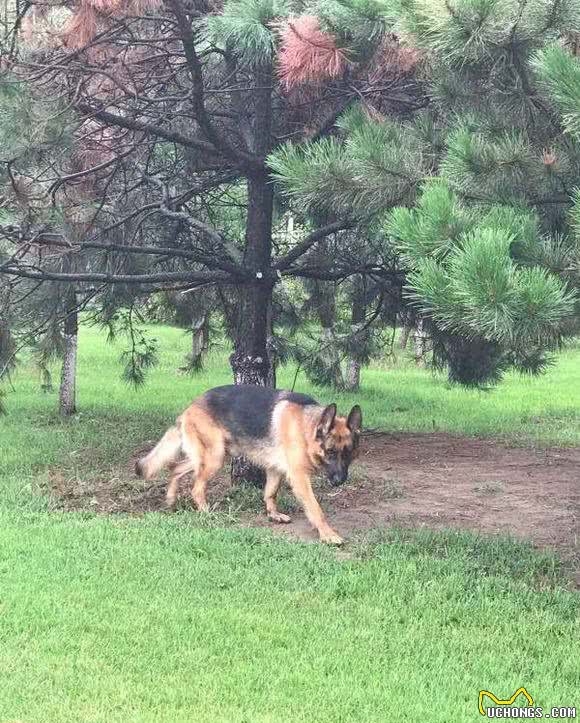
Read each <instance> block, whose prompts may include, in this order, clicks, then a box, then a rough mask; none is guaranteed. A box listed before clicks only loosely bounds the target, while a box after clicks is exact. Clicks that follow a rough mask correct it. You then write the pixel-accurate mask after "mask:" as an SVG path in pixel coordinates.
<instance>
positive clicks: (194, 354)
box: [191, 314, 209, 360]
mask: <svg viewBox="0 0 580 723" xmlns="http://www.w3.org/2000/svg"><path fill="white" fill-rule="evenodd" d="M207 324H208V318H207V314H201V316H199V317H197V318H196V319H194V321H193V322H192V324H191V330H192V334H191V358H192V360H195V359H197V358H198V357H200V356H201V355H202V354H203V353H204V352H206V351H207V347H208V343H209V338H208V328H207Z"/></svg>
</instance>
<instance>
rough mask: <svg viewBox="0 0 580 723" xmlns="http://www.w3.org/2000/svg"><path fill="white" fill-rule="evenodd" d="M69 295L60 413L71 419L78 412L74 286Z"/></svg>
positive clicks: (76, 327)
mask: <svg viewBox="0 0 580 723" xmlns="http://www.w3.org/2000/svg"><path fill="white" fill-rule="evenodd" d="M66 293H67V294H68V297H69V298H68V306H69V309H70V311H69V313H68V314H67V316H66V318H65V320H64V358H63V362H62V373H61V377H60V391H59V413H60V414H62V415H63V416H65V417H70V416H71V414H74V413H75V412H76V376H77V347H78V331H79V323H78V312H77V310H76V294H75V290H74V286H72V285H71V286H70V289H68V290H67V292H66Z"/></svg>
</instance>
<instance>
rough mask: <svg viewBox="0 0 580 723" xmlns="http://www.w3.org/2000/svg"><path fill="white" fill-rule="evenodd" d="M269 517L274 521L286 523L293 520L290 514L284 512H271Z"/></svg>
mask: <svg viewBox="0 0 580 723" xmlns="http://www.w3.org/2000/svg"><path fill="white" fill-rule="evenodd" d="M268 517H269V518H270V519H271V520H272V522H280V523H282V524H284V525H287V524H288V523H289V522H292V518H291V517H288V515H285V514H283V513H282V512H269V513H268Z"/></svg>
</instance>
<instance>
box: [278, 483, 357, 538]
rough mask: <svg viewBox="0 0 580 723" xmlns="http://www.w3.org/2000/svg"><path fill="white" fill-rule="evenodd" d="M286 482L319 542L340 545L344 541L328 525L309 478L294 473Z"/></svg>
mask: <svg viewBox="0 0 580 723" xmlns="http://www.w3.org/2000/svg"><path fill="white" fill-rule="evenodd" d="M288 481H289V483H290V487H291V489H292V492H293V493H294V495H295V496H296V499H297V500H298V502H300V504H301V505H302V509H303V510H304V512H305V513H306V517H308V520H309V522H310V524H311V525H312V526H313V527H315V528H316V529H317V530H318V534H319V536H320V540H321V541H322V542H327V543H329V544H331V545H342V543H343V542H344V540H343V539H342V537H341V536H340V535H339V534H338V533H337V532H335V531H334V530H333V529H332V527H331V526H330V525H329V524H328V522H327V521H326V518H325V517H324V512H323V511H322V510H321V508H320V505H319V504H318V500H317V499H316V497H315V496H314V492H313V491H312V484H311V482H310V477H309V476H308V475H307V474H304V473H295V474H290V475H289V476H288Z"/></svg>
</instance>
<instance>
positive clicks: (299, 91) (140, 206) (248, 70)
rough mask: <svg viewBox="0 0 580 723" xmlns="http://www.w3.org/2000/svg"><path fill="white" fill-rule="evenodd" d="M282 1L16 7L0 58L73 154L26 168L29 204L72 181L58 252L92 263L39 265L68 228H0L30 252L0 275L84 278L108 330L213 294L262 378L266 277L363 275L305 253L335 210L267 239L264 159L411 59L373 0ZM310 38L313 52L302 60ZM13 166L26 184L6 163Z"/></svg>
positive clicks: (337, 225)
mask: <svg viewBox="0 0 580 723" xmlns="http://www.w3.org/2000/svg"><path fill="white" fill-rule="evenodd" d="M296 10H297V8H295V7H294V6H292V5H291V4H289V3H288V2H285V1H283V0H282V1H280V2H273V1H272V0H227V2H226V3H225V4H224V5H223V8H221V9H220V10H219V11H216V9H215V8H214V6H212V5H211V4H209V3H207V4H206V3H199V4H196V5H193V4H192V3H190V2H184V1H183V0H167V1H166V2H163V3H161V2H156V1H155V0H134V1H132V2H126V3H120V2H118V0H82V1H78V2H77V1H75V2H68V1H67V2H63V3H59V2H51V3H49V4H43V5H42V6H41V5H38V6H35V5H34V4H31V5H30V6H27V7H26V9H25V13H24V16H23V17H22V18H20V21H19V23H18V29H19V30H20V31H21V32H22V36H23V37H24V39H25V40H26V42H23V44H22V46H21V47H20V48H18V49H17V50H15V51H14V52H10V54H9V55H8V56H7V57H6V58H5V59H4V60H5V63H4V65H3V68H8V69H9V70H10V72H12V73H13V74H14V76H15V77H16V78H17V80H18V83H19V84H20V85H26V86H27V88H28V89H29V91H30V93H31V95H32V96H33V97H34V99H35V102H38V103H41V104H42V105H43V107H45V108H46V109H47V110H51V109H52V110H53V111H54V113H53V115H54V117H55V118H57V117H60V114H59V112H58V109H57V108H56V105H55V100H54V99H55V98H59V99H62V102H63V104H64V105H65V107H66V108H67V110H68V111H69V112H70V114H71V117H72V118H73V121H72V123H71V126H70V137H71V139H72V143H73V145H74V148H75V153H74V154H73V155H70V156H66V157H65V156H63V157H61V158H59V159H57V161H56V162H54V159H52V160H51V162H50V163H42V162H41V163H40V164H39V169H40V174H39V176H38V177H39V178H41V179H42V190H43V194H44V196H43V202H44V204H45V205H47V206H50V207H53V208H57V209H58V208H59V207H61V205H62V204H63V203H64V202H65V200H66V199H67V198H69V197H70V196H71V194H73V193H74V192H75V191H77V190H78V189H79V187H80V188H82V187H84V186H87V187H88V189H87V190H88V191H89V193H88V194H87V196H86V197H85V199H84V200H85V203H84V204H79V205H80V206H82V208H79V211H80V212H82V216H83V223H84V230H83V233H82V234H80V235H79V236H77V237H75V239H74V241H73V243H72V248H73V252H74V253H79V254H81V255H82V254H85V253H88V254H90V263H89V264H88V265H87V266H85V267H84V268H83V269H82V270H77V271H75V272H74V273H68V272H66V271H63V270H57V269H54V268H50V265H49V264H48V262H47V258H48V257H49V256H50V254H54V253H55V252H56V251H57V250H58V249H61V250H66V251H67V252H68V251H70V250H71V241H70V239H68V238H67V237H66V235H65V234H64V233H61V234H60V235H59V234H56V233H55V232H54V229H53V228H47V227H46V225H43V224H40V225H39V224H36V225H34V224H32V225H30V224H24V223H20V224H19V227H18V229H17V234H16V235H14V233H13V232H14V229H11V230H10V231H7V230H6V229H5V236H6V238H7V240H8V243H9V244H10V245H11V249H10V250H16V251H19V250H20V249H22V248H23V246H24V245H26V244H29V245H30V248H32V249H33V250H34V253H35V254H36V256H35V259H34V261H35V262H34V263H32V259H31V257H30V256H29V255H24V256H21V257H19V256H18V255H17V254H16V255H14V254H13V255H11V256H9V257H8V258H5V260H4V262H3V266H2V273H3V274H4V275H5V276H8V277H10V278H11V279H29V280H31V281H33V282H35V283H36V282H62V283H73V284H77V285H81V288H84V286H83V285H86V286H88V287H89V288H91V289H93V290H95V297H94V304H95V306H96V307H98V308H99V310H100V316H101V319H102V321H103V323H106V324H114V322H115V320H118V319H121V320H123V319H124V320H127V319H133V320H135V319H136V318H137V311H138V310H139V307H140V305H142V304H145V303H146V301H147V300H148V299H149V298H150V296H151V294H153V293H155V292H157V291H160V290H167V289H170V290H172V291H173V292H177V293H179V292H182V291H188V292H189V290H190V289H193V288H198V289H203V288H207V287H211V288H212V289H213V290H215V291H216V293H217V295H218V297H219V299H220V302H221V303H222V311H223V314H224V318H225V319H226V322H227V327H228V329H229V332H230V335H231V337H232V342H233V347H234V351H233V354H232V357H231V366H232V372H233V377H234V380H235V382H236V383H253V384H271V383H273V381H274V373H273V364H272V361H273V359H274V357H275V354H274V351H273V350H274V349H275V347H276V340H275V336H273V335H272V327H273V325H274V326H275V325H276V318H275V315H274V312H273V300H274V298H275V295H276V293H277V291H276V290H275V289H276V287H280V286H281V285H282V283H285V282H287V281H288V280H291V279H296V278H298V279H301V278H307V279H311V278H312V279H318V280H319V281H323V282H326V281H333V280H339V279H343V278H347V277H349V276H350V275H352V274H357V273H358V274H360V273H366V266H367V260H366V259H364V260H363V261H362V262H361V261H360V260H359V259H353V258H352V257H351V256H350V254H349V253H348V248H347V249H345V254H342V253H339V254H336V253H334V254H333V255H332V256H331V255H329V256H327V257H325V258H324V260H323V262H322V263H321V264H319V265H318V266H317V267H316V268H313V267H312V266H311V265H310V264H309V263H308V255H309V252H310V251H311V250H314V251H315V250H316V247H317V246H318V245H319V244H320V243H321V242H322V241H323V240H325V239H327V238H331V239H332V244H331V246H332V247H333V248H334V249H336V248H339V249H340V248H341V238H342V235H343V232H344V230H345V229H347V228H349V227H350V225H351V223H352V221H351V218H350V214H342V213H338V212H334V213H331V214H323V215H320V214H319V215H318V216H315V215H313V214H311V213H303V212H300V213H298V214H296V216H297V220H298V221H299V227H300V228H301V229H303V234H302V235H301V236H300V237H295V238H293V239H291V240H286V241H284V242H283V243H278V237H277V233H276V231H277V230H278V226H279V224H281V223H283V221H284V204H283V202H282V203H280V204H279V203H278V199H277V198H276V188H275V186H274V185H273V184H272V182H271V181H272V179H271V176H270V170H269V167H268V165H267V163H266V159H267V157H268V156H269V154H270V153H271V152H272V151H273V150H274V149H276V148H278V147H279V146H280V145H281V144H282V143H283V142H284V141H285V139H287V138H290V137H292V138H294V139H295V140H296V141H298V142H306V141H308V140H312V139H315V138H326V137H327V136H329V134H331V133H332V132H333V128H334V123H335V119H336V118H337V117H338V115H340V114H341V112H342V111H343V110H344V109H345V108H347V107H349V106H351V105H353V104H356V103H358V102H359V101H360V99H361V97H362V98H366V97H369V98H370V97H372V98H373V102H374V103H375V104H376V105H377V106H378V107H381V108H383V109H385V108H388V107H390V105H391V104H392V99H390V98H389V95H390V94H391V93H393V92H396V91H397V89H398V88H399V86H401V92H402V93H403V94H404V93H405V92H406V91H404V90H403V88H402V86H403V85H404V84H406V85H412V84H410V83H409V78H410V76H411V75H412V72H413V67H414V62H415V60H414V55H413V54H412V53H411V54H410V55H409V54H408V55H407V56H406V55H405V54H403V53H399V49H398V44H397V43H396V42H394V41H393V39H392V38H391V36H390V34H389V29H390V19H389V17H387V16H386V14H385V12H384V9H383V7H382V6H381V4H380V3H375V2H370V3H366V4H365V5H364V6H360V7H359V4H358V2H356V1H355V0H341V2H332V3H330V4H321V5H320V7H316V8H313V9H312V11H311V12H310V14H309V15H305V14H298V15H297V14H296ZM312 18H314V20H313V19H312ZM59 23H60V25H59ZM63 23H64V24H63ZM55 31H56V32H55ZM312 39H314V40H315V41H316V43H315V45H314V47H317V52H316V53H314V54H309V53H308V52H306V55H307V56H308V57H305V55H304V53H305V51H308V49H309V48H311V47H313V45H312V42H311V41H312ZM319 41H320V42H319ZM297 46H298V50H297ZM320 50H322V51H323V56H324V57H323V58H322V62H320V55H319V53H318V51H320ZM385 58H394V59H396V62H393V63H392V64H390V65H388V67H387V66H386V65H385V62H384V61H385ZM278 59H279V62H278ZM385 67H387V70H386V72H383V71H384V68H385ZM297 82H299V83H300V84H301V85H300V87H297V86H296V83H297ZM409 102H411V101H409ZM40 160H41V161H42V159H40ZM12 170H13V172H14V177H15V178H17V179H22V178H24V179H26V178H27V171H26V168H25V166H24V165H23V164H22V162H20V161H19V162H17V163H15V164H14V165H13V168H12ZM236 214H237V219H236V222H235V223H230V221H231V219H232V215H234V216H235V215H236ZM11 234H12V235H11ZM345 243H347V242H345ZM341 250H342V249H341ZM45 251H49V252H50V253H43V252H45ZM345 256H348V257H349V258H348V262H346V261H345ZM372 265H373V266H374V264H372ZM126 310H129V311H128V312H127V311H126ZM123 323H124V322H123ZM132 336H134V335H132ZM139 348H140V347H138V346H135V345H133V346H132V347H131V350H130V352H129V353H128V355H127V359H128V361H129V362H132V361H134V360H137V361H139V360H142V361H143V364H146V363H147V361H148V360H149V359H150V358H151V356H152V355H151V354H149V351H150V350H148V349H144V350H142V351H141V352H140V351H139Z"/></svg>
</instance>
